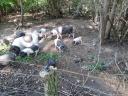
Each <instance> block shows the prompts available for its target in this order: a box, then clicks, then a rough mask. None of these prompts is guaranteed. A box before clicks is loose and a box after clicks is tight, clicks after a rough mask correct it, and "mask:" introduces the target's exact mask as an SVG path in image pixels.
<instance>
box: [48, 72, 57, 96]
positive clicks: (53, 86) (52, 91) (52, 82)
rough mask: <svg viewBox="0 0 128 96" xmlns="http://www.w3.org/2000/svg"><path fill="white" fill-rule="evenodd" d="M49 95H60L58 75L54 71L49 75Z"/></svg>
mask: <svg viewBox="0 0 128 96" xmlns="http://www.w3.org/2000/svg"><path fill="white" fill-rule="evenodd" d="M47 80H48V81H47V82H48V92H47V94H48V96H58V83H59V81H58V75H57V73H56V72H55V71H54V72H53V73H52V74H50V75H49V76H48V79H47Z"/></svg>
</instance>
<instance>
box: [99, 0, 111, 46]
mask: <svg viewBox="0 0 128 96" xmlns="http://www.w3.org/2000/svg"><path fill="white" fill-rule="evenodd" d="M109 5H110V0H101V8H100V40H101V42H100V43H101V45H102V44H104V43H105V30H106V25H107V15H108V12H109Z"/></svg>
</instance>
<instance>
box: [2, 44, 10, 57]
mask: <svg viewBox="0 0 128 96" xmlns="http://www.w3.org/2000/svg"><path fill="white" fill-rule="evenodd" d="M9 47H10V46H9V45H6V44H3V45H0V55H3V54H5V53H6V52H7V50H8V49H9Z"/></svg>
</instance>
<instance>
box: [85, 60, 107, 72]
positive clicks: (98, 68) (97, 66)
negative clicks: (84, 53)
mask: <svg viewBox="0 0 128 96" xmlns="http://www.w3.org/2000/svg"><path fill="white" fill-rule="evenodd" d="M97 63H98V64H97ZM97 63H96V64H90V65H88V66H87V68H88V70H93V69H95V70H96V71H103V70H105V66H104V65H105V64H104V62H102V61H99V62H97Z"/></svg>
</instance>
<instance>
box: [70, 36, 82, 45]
mask: <svg viewBox="0 0 128 96" xmlns="http://www.w3.org/2000/svg"><path fill="white" fill-rule="evenodd" d="M72 43H73V44H74V45H78V44H82V37H81V36H80V37H77V38H74V39H73V42H72Z"/></svg>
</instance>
